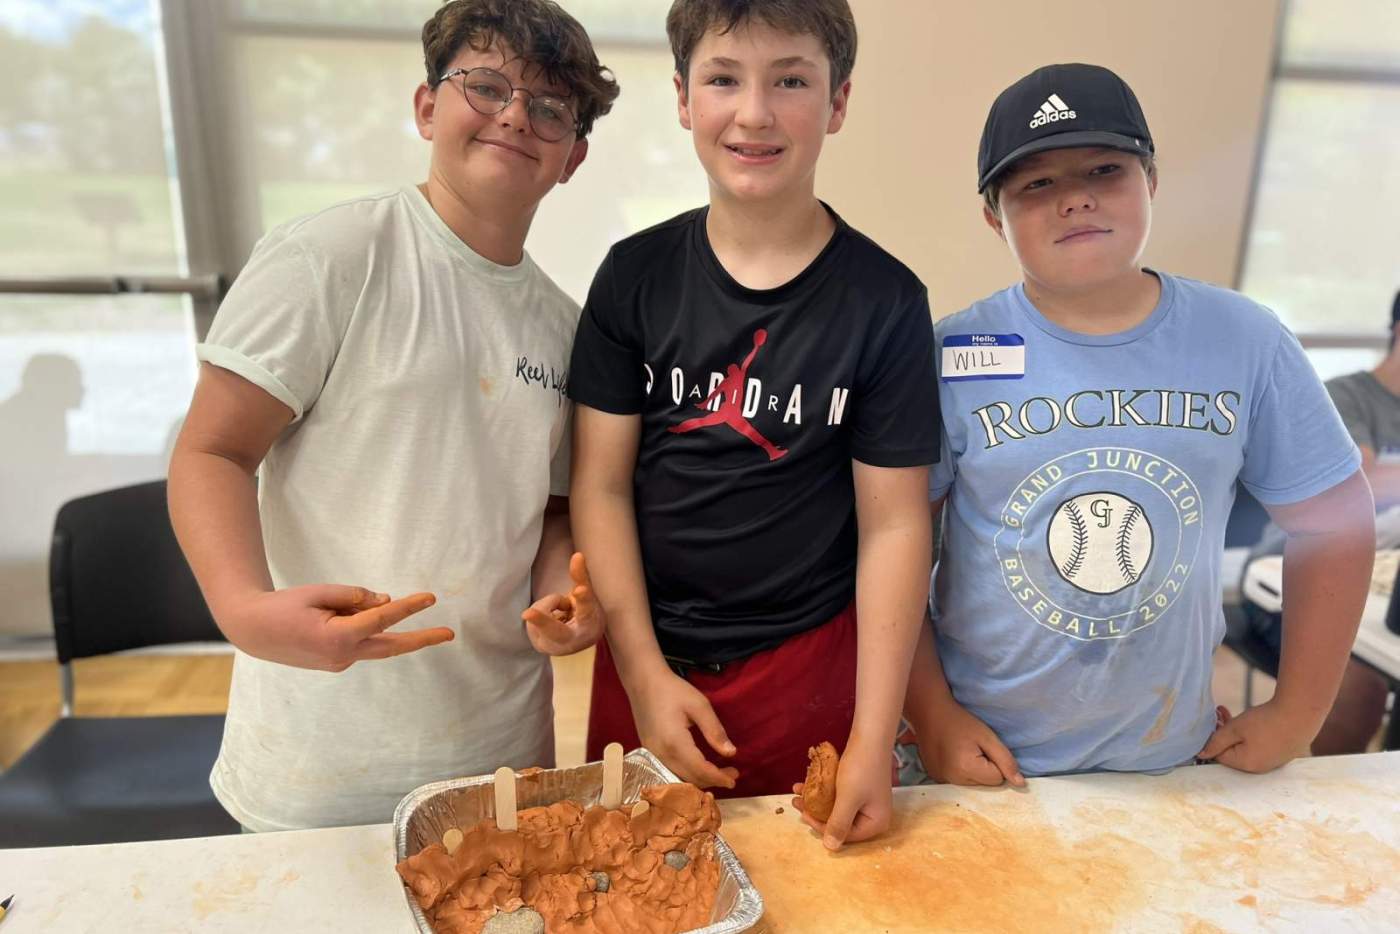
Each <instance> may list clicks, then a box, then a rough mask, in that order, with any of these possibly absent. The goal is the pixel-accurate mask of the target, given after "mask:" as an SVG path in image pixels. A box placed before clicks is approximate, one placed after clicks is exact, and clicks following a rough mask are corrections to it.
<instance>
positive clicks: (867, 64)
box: [818, 0, 1278, 317]
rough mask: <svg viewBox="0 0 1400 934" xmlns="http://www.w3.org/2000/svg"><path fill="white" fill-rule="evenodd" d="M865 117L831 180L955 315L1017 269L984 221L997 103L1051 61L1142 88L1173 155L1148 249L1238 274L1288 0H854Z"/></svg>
mask: <svg viewBox="0 0 1400 934" xmlns="http://www.w3.org/2000/svg"><path fill="white" fill-rule="evenodd" d="M851 6H852V8H853V9H854V11H855V14H856V21H857V24H858V26H859V28H860V52H859V57H858V59H857V63H856V73H855V81H854V87H853V91H852V101H851V112H850V118H849V120H848V121H847V122H846V125H845V127H844V128H843V129H842V131H841V132H840V134H838V135H837V136H836V137H834V138H832V139H831V140H830V141H829V143H828V148H827V151H826V152H825V153H824V155H823V157H822V166H821V176H820V178H819V182H818V190H819V192H820V194H821V196H822V197H823V198H826V199H827V200H828V201H830V203H831V204H832V206H833V207H835V208H836V209H837V210H838V211H840V212H841V214H842V216H844V217H845V218H846V219H847V220H849V221H850V222H851V223H852V224H854V225H855V226H856V227H858V228H860V229H861V230H863V231H865V232H866V233H868V234H869V235H870V236H872V237H874V238H875V239H876V240H878V241H879V242H880V243H881V244H882V245H883V246H884V247H885V248H886V249H888V250H890V251H891V252H892V253H894V254H895V255H896V256H898V257H899V258H900V259H902V260H903V261H904V262H905V263H907V264H908V265H909V266H910V267H911V268H913V269H914V271H915V272H917V273H918V274H919V275H920V276H921V277H922V278H923V280H924V282H925V283H926V284H927V285H928V287H929V293H930V300H931V302H932V305H933V310H934V314H935V315H936V316H939V317H941V316H942V315H945V314H948V313H950V312H953V311H957V310H958V309H960V308H962V307H964V306H966V305H967V304H968V303H970V302H972V301H974V300H975V299H977V298H980V297H982V296H984V295H987V294H988V293H990V292H993V291H995V290H997V289H999V288H1002V287H1003V286H1006V285H1008V284H1010V283H1011V282H1012V281H1014V280H1015V279H1016V278H1017V276H1018V271H1017V268H1016V266H1015V264H1014V263H1013V262H1012V261H1011V259H1010V256H1009V254H1008V253H1007V250H1006V247H1005V245H1004V244H1003V243H1002V242H1001V241H1000V240H999V239H997V237H996V235H995V234H994V233H992V231H991V230H990V229H988V228H987V227H986V225H985V224H984V223H983V221H982V216H981V199H980V197H979V196H978V195H977V191H976V188H977V182H976V175H977V173H976V157H977V141H978V138H979V136H980V134H981V132H982V122H983V121H984V120H985V119H986V114H987V108H988V107H989V106H990V105H991V102H992V101H993V100H994V99H995V98H996V95H997V94H998V93H1000V91H1001V90H1002V89H1003V88H1004V87H1006V86H1007V85H1008V84H1010V83H1011V82H1013V81H1015V80H1016V79H1017V78H1019V77H1021V76H1022V75H1024V74H1026V73H1027V72H1029V71H1031V70H1032V69H1034V68H1036V67H1038V66H1040V65H1045V64H1051V63H1055V62H1072V61H1081V62H1091V63H1093V64H1098V65H1105V66H1107V67H1109V68H1112V69H1113V70H1114V71H1116V72H1117V73H1118V74H1120V75H1122V76H1123V77H1124V78H1125V79H1126V80H1127V81H1128V83H1129V84H1130V85H1132V87H1133V90H1134V91H1135V92H1136V93H1137V95H1138V98H1139V100H1140V101H1141V102H1142V106H1143V109H1144V111H1146V113H1147V120H1148V126H1149V127H1151V129H1152V135H1153V138H1154V140H1155V142H1156V144H1157V153H1158V161H1159V166H1160V170H1161V179H1160V185H1159V187H1158V189H1157V200H1156V206H1155V213H1154V219H1153V232H1152V238H1151V240H1150V241H1149V243H1148V247H1147V252H1146V255H1145V259H1146V261H1147V262H1148V263H1149V264H1150V265H1154V266H1158V267H1160V268H1162V269H1164V270H1168V271H1171V272H1175V273H1179V274H1182V275H1187V276H1192V277H1194V278H1198V279H1204V280H1207V281H1210V282H1215V283H1219V284H1221V285H1227V286H1228V285H1232V284H1233V279H1234V275H1235V266H1236V259H1237V256H1238V253H1239V249H1240V240H1241V233H1242V230H1243V225H1244V222H1245V217H1244V214H1245V210H1246V201H1247V199H1248V196H1249V187H1250V177H1251V173H1252V171H1253V168H1254V162H1255V158H1256V143H1257V140H1258V135H1259V129H1260V123H1261V120H1262V118H1263V115H1264V109H1265V104H1266V101H1267V95H1268V85H1269V80H1270V70H1271V68H1272V58H1273V48H1274V35H1275V31H1276V26H1277V12H1278V0H1228V2H1226V0H1177V2H1174V3H1147V2H1139V0H1118V2H1112V3H1109V2H1096V0H1059V2H1056V3H1053V4H1051V3H1035V2H1029V0H1015V2H1012V3H982V2H966V3H963V2H952V0H851Z"/></svg>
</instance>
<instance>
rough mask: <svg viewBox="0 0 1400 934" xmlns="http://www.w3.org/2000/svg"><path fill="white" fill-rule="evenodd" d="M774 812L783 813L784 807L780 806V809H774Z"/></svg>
mask: <svg viewBox="0 0 1400 934" xmlns="http://www.w3.org/2000/svg"><path fill="white" fill-rule="evenodd" d="M773 813H774V814H781V813H783V809H782V808H778V809H777V810H776V811H774V812H773Z"/></svg>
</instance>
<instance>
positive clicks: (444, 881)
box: [398, 784, 720, 934]
mask: <svg viewBox="0 0 1400 934" xmlns="http://www.w3.org/2000/svg"><path fill="white" fill-rule="evenodd" d="M642 800H643V801H644V802H646V803H647V805H648V807H645V808H643V807H634V808H627V807H623V808H621V809H619V810H608V809H606V808H602V807H598V806H594V807H591V808H588V809H587V810H584V808H582V807H581V806H579V805H578V804H575V803H574V802H572V801H561V802H559V803H557V804H551V805H549V806H547V807H536V808H529V809H527V810H524V811H520V812H519V814H518V824H519V829H518V830H516V831H500V830H497V829H496V826H495V823H494V821H493V820H491V819H487V820H483V821H481V822H480V823H478V824H476V825H475V826H473V827H471V828H469V829H467V830H465V831H463V833H462V839H461V842H460V843H457V841H456V840H453V841H451V842H452V843H454V844H455V846H454V847H453V852H452V853H450V854H449V853H448V852H447V849H446V848H445V847H444V846H443V845H442V844H440V843H434V844H431V845H429V846H426V847H424V848H423V850H422V851H421V852H419V853H417V854H416V855H414V856H411V857H409V858H408V859H406V860H404V861H403V862H401V863H399V865H398V871H399V875H400V876H401V877H402V878H403V881H404V883H405V884H406V885H407V886H408V887H409V889H410V891H412V892H413V894H414V896H415V897H416V898H417V900H418V904H419V905H420V906H421V907H422V909H423V912H424V914H425V915H427V917H428V919H429V920H430V921H431V922H432V924H433V927H434V930H436V931H438V932H439V934H476V932H479V931H481V929H482V927H483V926H484V925H485V924H486V922H487V921H489V920H490V919H491V918H492V917H493V916H494V915H496V914H497V913H498V912H502V911H503V912H514V911H515V910H516V909H518V908H520V907H521V906H522V905H525V906H528V907H530V908H532V909H534V910H535V911H537V912H539V913H540V914H541V915H542V916H543V917H544V922H545V925H546V929H547V930H548V931H549V932H550V934H627V932H638V934H674V932H678V931H687V930H691V929H693V928H699V927H704V926H705V925H707V924H709V923H710V915H711V912H712V911H713V908H714V901H715V892H716V889H717V888H718V886H719V865H718V863H717V862H716V861H715V856H714V847H715V832H716V831H717V830H718V829H719V822H720V817H719V808H718V807H716V805H715V799H714V796H713V795H712V794H710V793H709V792H704V791H701V790H700V789H698V788H696V787H695V786H694V785H689V784H675V785H654V786H651V787H648V788H643V789H642ZM682 853H683V854H684V858H681V857H680V855H679V854H682ZM668 855H669V858H668ZM596 873H606V874H607V878H608V880H609V881H608V883H607V890H606V891H600V890H599V879H598V878H597V876H596V875H595V874H596Z"/></svg>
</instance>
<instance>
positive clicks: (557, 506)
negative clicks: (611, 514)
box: [530, 496, 592, 601]
mask: <svg viewBox="0 0 1400 934" xmlns="http://www.w3.org/2000/svg"><path fill="white" fill-rule="evenodd" d="M573 555H574V536H573V530H572V529H571V528H570V525H569V506H568V500H567V499H565V498H564V497H562V496H551V497H550V498H549V505H548V506H546V507H545V513H544V524H543V526H542V527H541V528H540V547H539V548H538V549H537V550H536V551H535V560H534V562H533V563H532V564H531V565H530V599H531V601H534V600H538V599H540V598H541V597H543V596H546V595H548V594H552V593H558V594H567V593H570V592H572V591H573V589H574V581H573V578H571V577H570V576H569V559H570V558H572V557H573ZM588 560H589V561H590V562H591V560H592V559H591V558H589V559H588Z"/></svg>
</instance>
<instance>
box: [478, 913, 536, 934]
mask: <svg viewBox="0 0 1400 934" xmlns="http://www.w3.org/2000/svg"><path fill="white" fill-rule="evenodd" d="M481 934H544V917H543V916H542V915H541V914H540V913H539V912H538V911H536V910H535V909H533V908H526V907H522V908H517V909H515V910H514V911H498V912H496V913H495V914H494V915H492V916H491V920H489V921H487V922H486V925H485V926H484V927H483V928H482V929H481Z"/></svg>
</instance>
